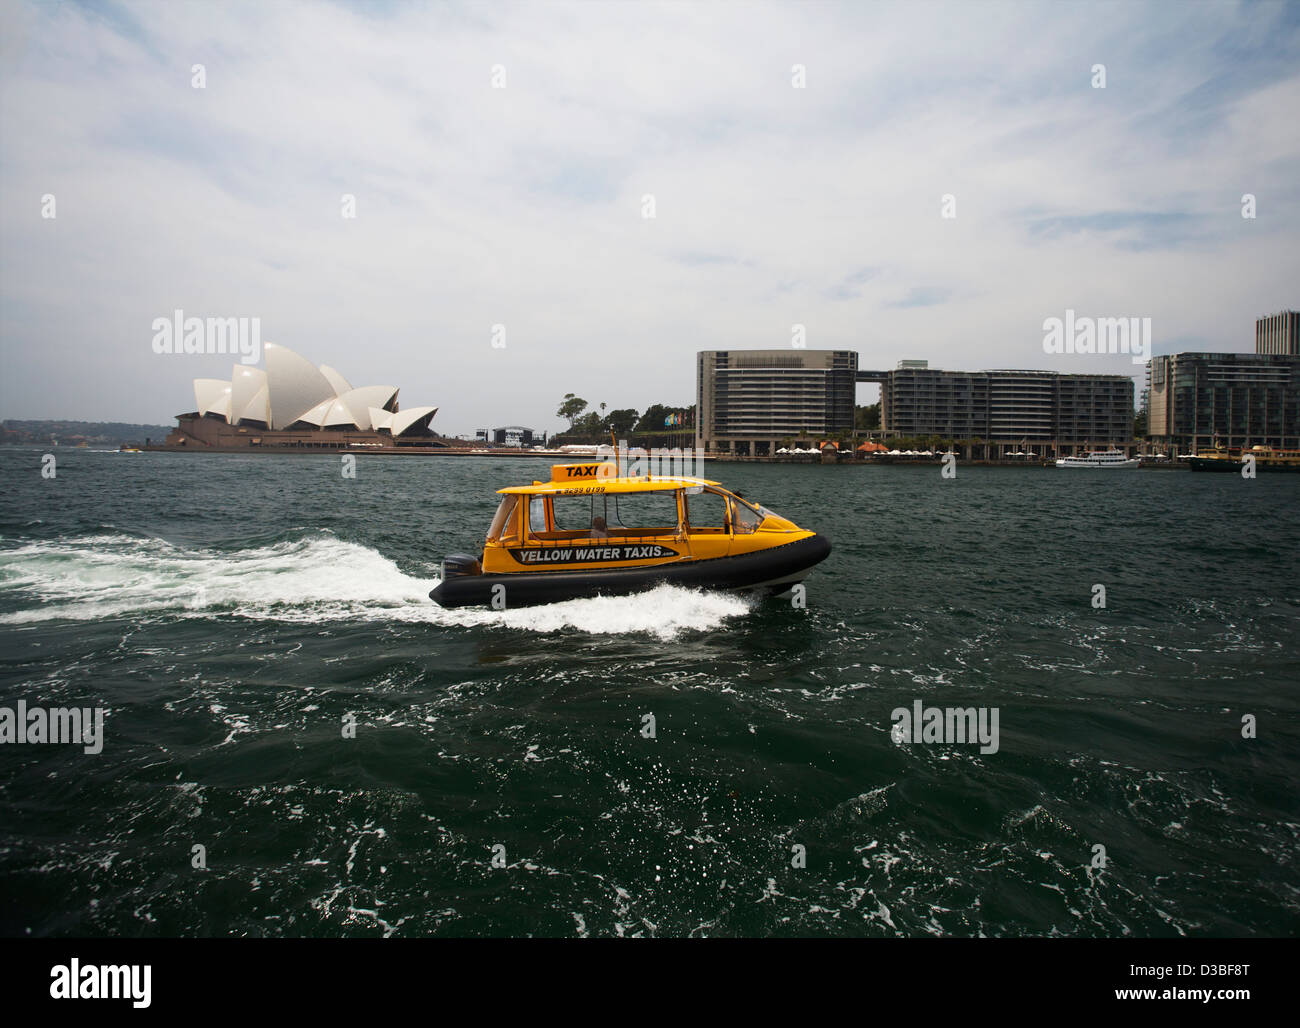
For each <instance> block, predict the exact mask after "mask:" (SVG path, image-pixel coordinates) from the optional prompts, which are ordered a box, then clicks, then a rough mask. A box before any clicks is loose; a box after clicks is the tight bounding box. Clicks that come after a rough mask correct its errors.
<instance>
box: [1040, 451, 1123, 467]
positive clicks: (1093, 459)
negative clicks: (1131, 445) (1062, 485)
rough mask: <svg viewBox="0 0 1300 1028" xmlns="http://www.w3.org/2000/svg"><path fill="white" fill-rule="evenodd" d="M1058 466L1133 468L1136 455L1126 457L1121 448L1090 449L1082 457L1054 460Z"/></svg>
mask: <svg viewBox="0 0 1300 1028" xmlns="http://www.w3.org/2000/svg"><path fill="white" fill-rule="evenodd" d="M1056 466H1057V467H1058V468H1120V469H1123V468H1135V467H1137V466H1138V460H1137V458H1136V457H1127V456H1125V455H1124V451H1123V450H1090V451H1089V452H1088V453H1085V454H1084V455H1083V456H1082V457H1064V458H1062V459H1061V460H1058V461H1057V462H1056Z"/></svg>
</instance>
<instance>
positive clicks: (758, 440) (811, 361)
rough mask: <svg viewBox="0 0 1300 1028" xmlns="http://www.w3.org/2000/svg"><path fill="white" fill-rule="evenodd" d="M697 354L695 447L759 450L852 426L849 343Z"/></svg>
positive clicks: (853, 381) (854, 361) (843, 432)
mask: <svg viewBox="0 0 1300 1028" xmlns="http://www.w3.org/2000/svg"><path fill="white" fill-rule="evenodd" d="M697 362H698V363H697V371H698V376H697V379H696V389H697V398H696V403H697V408H696V409H697V411H698V413H699V416H698V417H697V418H696V423H695V424H696V428H695V445H696V446H698V447H701V448H703V449H705V450H712V451H723V452H727V453H734V454H737V455H742V456H762V455H765V454H771V453H774V452H776V450H777V448H778V447H780V445H781V441H782V440H783V439H788V438H791V437H796V436H800V435H807V436H813V437H816V438H819V439H825V438H828V437H829V438H839V437H840V436H845V437H847V436H848V435H849V434H851V433H852V431H853V407H854V399H855V395H856V389H857V370H858V355H857V354H856V353H854V352H853V351H852V350H796V349H790V350H704V351H701V352H700V353H699V354H698V355H697Z"/></svg>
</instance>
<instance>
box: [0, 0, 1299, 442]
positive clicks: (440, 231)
mask: <svg viewBox="0 0 1300 1028" xmlns="http://www.w3.org/2000/svg"><path fill="white" fill-rule="evenodd" d="M0 10H3V25H2V26H0V35H2V37H3V43H2V44H0V45H2V46H3V56H2V58H0V62H2V64H0V117H2V119H3V121H2V124H0V130H2V131H0V146H2V147H3V151H2V154H0V157H2V163H0V304H2V307H0V348H2V352H0V360H2V363H0V370H2V372H3V376H2V377H3V382H2V384H0V417H9V418H45V417H59V418H82V419H86V420H120V421H133V422H150V423H160V424H168V423H170V422H171V419H172V418H173V416H174V415H175V414H177V413H179V412H182V411H187V410H192V409H193V407H194V399H193V392H192V389H191V386H190V382H191V380H192V379H193V378H195V377H214V378H225V377H228V376H229V375H230V370H231V363H232V361H231V359H230V358H228V357H223V356H206V355H205V356H192V355H186V356H166V355H161V356H160V355H157V354H155V353H154V352H153V349H152V347H151V340H152V338H153V330H152V322H153V320H154V319H155V318H158V317H170V316H171V312H172V311H173V310H175V309H177V308H180V309H182V310H183V311H184V312H185V313H186V314H187V315H192V316H199V317H208V316H212V317H218V316H220V317H238V316H245V317H254V316H256V317H260V319H261V324H262V336H263V339H264V340H267V341H270V342H278V343H282V344H284V345H286V346H289V347H291V348H293V349H295V350H297V351H298V352H300V353H301V354H303V356H305V357H307V358H308V359H309V360H313V361H315V362H317V363H324V364H330V365H333V366H334V367H336V368H338V369H339V370H340V371H341V372H343V374H345V375H346V376H347V377H348V378H349V379H350V380H351V382H352V384H353V385H354V386H361V385H370V384H391V385H395V386H399V387H400V389H401V394H400V397H399V399H400V401H401V403H402V404H403V406H408V407H409V406H415V405H419V404H434V405H437V406H439V407H440V408H441V411H440V413H439V415H438V416H437V418H436V419H435V421H434V425H433V427H434V428H436V429H439V430H441V431H442V432H445V433H448V434H456V433H462V432H472V431H473V430H474V429H476V428H480V427H487V426H489V425H504V424H524V425H530V426H534V427H536V428H539V429H555V428H557V427H559V426H560V425H561V424H562V423H561V421H560V420H559V419H558V418H557V417H556V416H555V409H556V407H557V405H558V404H559V402H560V400H561V397H562V396H563V395H564V394H565V393H567V392H575V393H577V394H578V395H579V396H582V397H585V398H586V399H587V400H589V401H591V402H592V403H593V405H594V404H597V403H599V402H601V401H603V402H606V403H608V404H609V405H610V407H635V408H637V409H638V410H640V409H643V408H645V407H646V406H647V405H649V404H651V403H656V402H662V403H670V404H680V405H682V406H685V405H687V404H690V403H692V402H693V401H694V395H695V360H694V354H695V352H696V351H697V350H701V349H727V348H763V347H787V348H788V347H789V346H790V341H791V326H792V325H795V324H802V325H804V326H806V332H807V346H808V347H809V348H810V349H838V348H845V349H854V350H857V351H858V352H859V354H860V355H861V358H860V361H861V365H862V366H863V367H868V368H881V367H883V368H892V367H893V366H894V365H895V364H896V363H897V362H898V361H899V360H900V359H904V358H913V359H928V360H929V361H930V364H931V366H932V367H944V368H958V369H979V368H1005V367H1016V368H1048V369H1054V370H1081V371H1096V372H1108V373H1120V374H1132V373H1134V371H1135V370H1138V369H1135V368H1134V367H1133V366H1132V364H1131V363H1130V360H1129V358H1128V357H1126V356H1105V357H1101V356H1077V355H1076V356H1067V357H1051V356H1048V355H1047V354H1045V353H1044V352H1043V335H1044V332H1043V321H1044V319H1046V318H1050V317H1063V316H1064V312H1065V310H1066V309H1067V308H1071V309H1074V310H1075V311H1077V312H1078V313H1079V314H1080V315H1091V316H1097V317H1120V316H1141V317H1150V318H1151V319H1152V332H1153V343H1154V350H1155V352H1157V353H1162V352H1172V351H1178V350H1188V349H1191V350H1195V349H1221V350H1252V349H1253V348H1254V335H1253V333H1254V319H1255V318H1256V317H1257V316H1259V315H1261V314H1264V313H1269V312H1273V311H1276V310H1279V309H1282V308H1295V307H1300V172H1298V171H1297V169H1300V117H1297V112H1298V111H1300V4H1295V3H1292V4H1268V3H1245V4H1233V3H1158V4H1152V5H1141V4H1136V3H1128V2H1122V3H1113V4H1110V3H1107V4H1093V3H1062V2H1050V3H1018V4H1001V3H993V2H983V0H980V2H973V3H972V2H962V3H953V4H899V5H893V4H868V3H848V4H842V5H841V4H833V3H799V4H794V3H786V4H782V3H778V4H757V3H752V4H750V3H747V4H734V5H733V4H721V3H707V4H685V3H674V4H667V3H650V4H633V3H608V4H597V3H580V4H573V5H561V4H546V3H527V4H522V5H519V6H513V5H507V4H499V3H475V4H454V5H426V4H421V3H403V2H396V3H368V4H360V3H358V4H346V3H327V2H317V3H306V4H299V3H292V2H288V0H266V2H261V3H256V4H249V5H241V4H233V3H221V4H217V3H200V2H184V3H181V2H176V3H156V4H151V3H139V4H113V3H104V4H93V5H91V4H84V5H83V4H77V3H62V4H59V3H43V4H39V5H35V4H33V5H27V4H21V3H16V2H13V0H0ZM196 64H201V65H203V66H204V68H203V72H204V75H205V78H206V83H205V87H204V88H201V89H198V88H194V86H193V84H192V83H193V79H194V73H193V71H192V69H193V66H194V65H196ZM1099 64H1100V65H1104V66H1105V88H1094V85H1093V82H1094V80H1095V78H1096V76H1095V73H1094V71H1093V67H1094V65H1099ZM796 65H800V66H802V67H803V69H804V71H803V76H804V82H805V86H804V88H796V86H795V79H796V77H797V75H798V73H797V72H796V71H794V70H793V69H794V67H795V66H796ZM497 66H499V67H497ZM494 68H495V75H496V76H497V81H498V83H499V82H500V81H501V75H502V73H504V88H494V83H493V76H494ZM1246 193H1250V194H1253V195H1254V196H1255V198H1256V205H1257V206H1256V213H1257V216H1256V217H1255V218H1253V219H1246V218H1243V217H1242V196H1243V194H1246ZM47 194H52V195H53V196H54V197H55V202H56V214H57V216H56V217H55V218H52V219H51V218H46V217H42V203H43V201H42V198H43V197H44V196H46V195H47ZM344 194H352V195H353V196H355V197H356V217H355V218H352V219H349V218H344V217H343V216H342V200H341V198H342V196H343V195H344ZM647 194H649V195H651V196H653V198H654V213H655V217H654V218H652V219H651V218H645V217H643V209H644V205H643V197H645V196H646V195H647ZM944 194H951V195H952V196H953V197H954V198H955V205H956V217H955V218H944V217H942V216H941V215H942V206H941V205H942V197H943V196H944ZM497 324H500V325H504V326H505V346H504V347H502V348H494V347H493V346H492V336H491V332H492V326H493V325H497ZM874 396H875V389H874V387H868V386H861V387H859V399H860V402H867V401H868V400H869V399H874Z"/></svg>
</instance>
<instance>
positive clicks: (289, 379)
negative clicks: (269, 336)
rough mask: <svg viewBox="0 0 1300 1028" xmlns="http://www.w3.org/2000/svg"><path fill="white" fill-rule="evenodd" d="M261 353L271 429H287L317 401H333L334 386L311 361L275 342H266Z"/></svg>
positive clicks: (317, 402)
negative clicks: (268, 392) (264, 365)
mask: <svg viewBox="0 0 1300 1028" xmlns="http://www.w3.org/2000/svg"><path fill="white" fill-rule="evenodd" d="M265 351H266V375H267V384H268V385H269V387H270V399H271V424H270V427H271V428H288V427H289V426H290V425H292V424H293V423H294V422H295V421H298V420H301V419H302V416H303V415H304V414H306V413H307V412H308V411H309V410H311V409H312V408H313V407H315V406H316V405H317V404H319V403H321V401H323V400H333V399H334V397H335V392H334V387H333V386H332V385H331V384H330V381H329V379H327V378H326V377H325V376H324V375H322V374H321V373H320V371H318V370H317V368H316V365H314V364H313V363H312V362H311V361H309V360H307V359H306V358H305V357H300V356H299V355H298V354H296V353H294V352H293V351H292V350H290V349H289V348H288V347H287V346H280V345H279V344H278V343H267V344H266V345H265Z"/></svg>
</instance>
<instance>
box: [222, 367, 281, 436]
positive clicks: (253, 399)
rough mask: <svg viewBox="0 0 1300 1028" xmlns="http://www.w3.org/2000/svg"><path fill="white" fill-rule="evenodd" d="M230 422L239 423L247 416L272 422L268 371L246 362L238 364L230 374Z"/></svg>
mask: <svg viewBox="0 0 1300 1028" xmlns="http://www.w3.org/2000/svg"><path fill="white" fill-rule="evenodd" d="M230 385H231V392H230V418H229V420H230V423H231V424H232V425H237V424H239V422H240V421H242V420H244V419H245V418H247V419H248V420H249V421H263V422H267V423H268V424H269V423H270V417H271V412H270V396H271V393H270V388H269V387H268V384H267V376H266V372H265V371H263V370H262V369H261V368H250V367H248V366H247V365H245V364H236V365H235V370H234V373H233V374H232V375H231V376H230Z"/></svg>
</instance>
